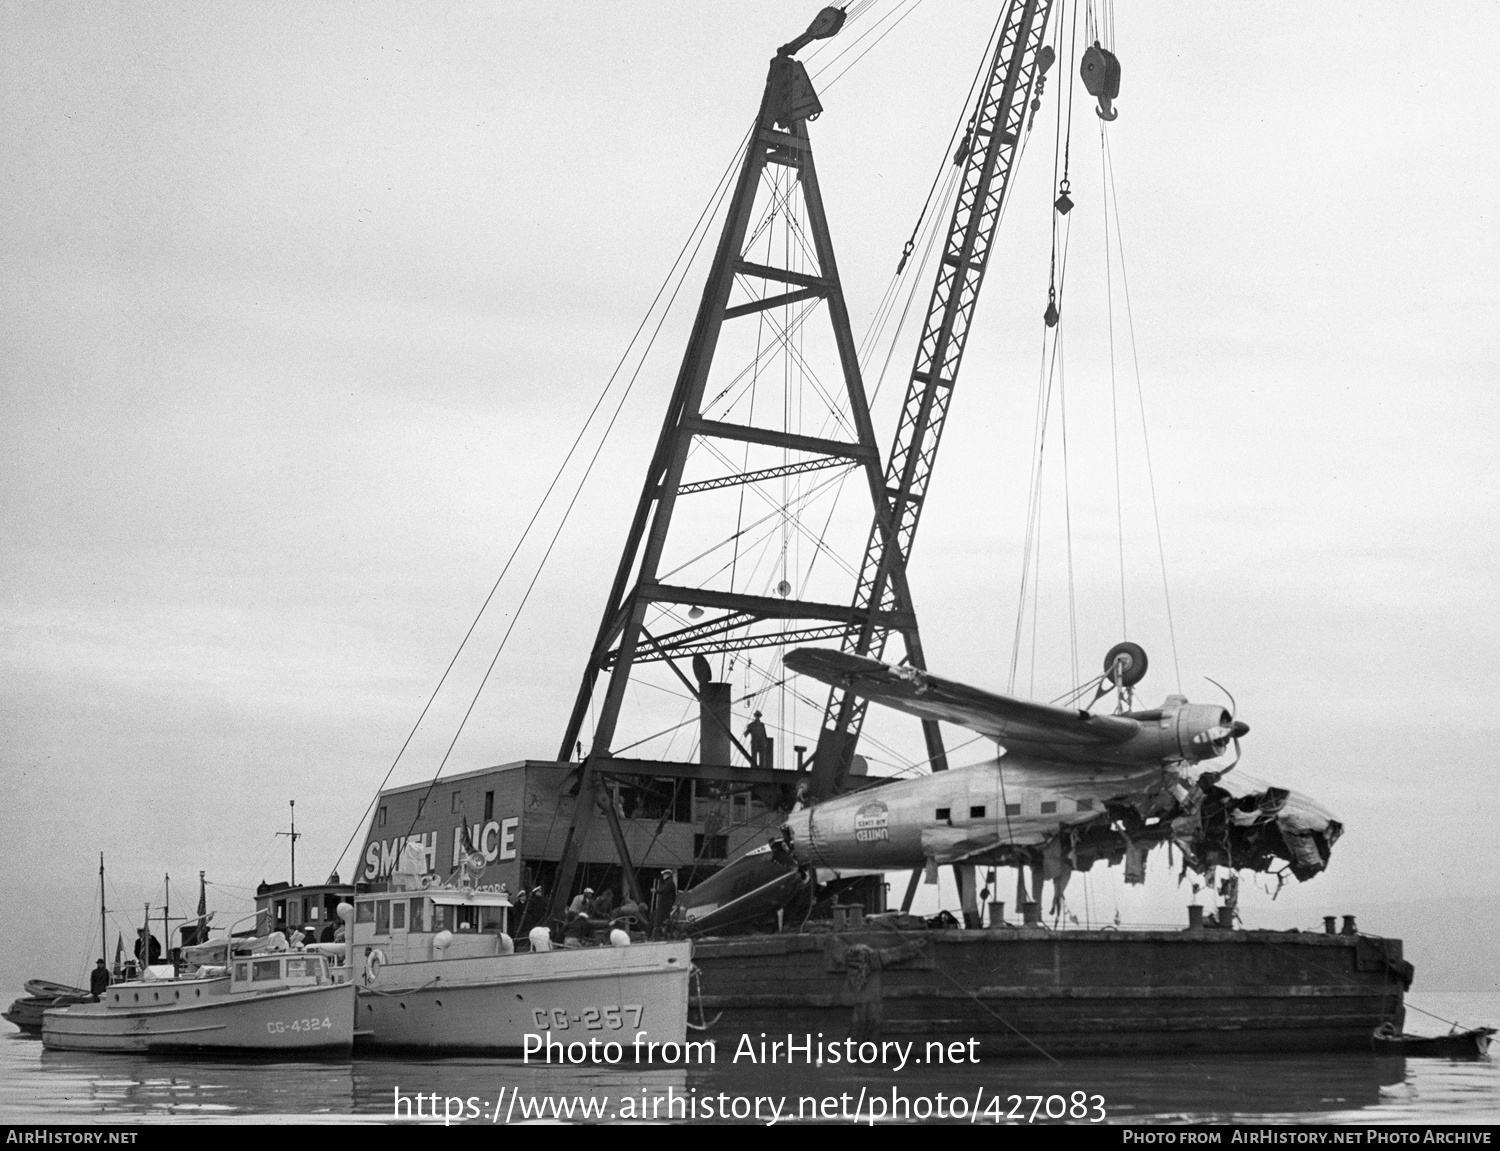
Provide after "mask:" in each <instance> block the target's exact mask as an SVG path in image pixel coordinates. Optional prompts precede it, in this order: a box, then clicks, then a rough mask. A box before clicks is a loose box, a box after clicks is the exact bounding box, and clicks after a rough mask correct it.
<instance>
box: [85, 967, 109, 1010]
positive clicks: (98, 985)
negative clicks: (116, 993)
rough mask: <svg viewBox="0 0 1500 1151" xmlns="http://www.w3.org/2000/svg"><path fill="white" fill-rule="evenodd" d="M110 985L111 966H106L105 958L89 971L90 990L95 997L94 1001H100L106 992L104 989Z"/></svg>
mask: <svg viewBox="0 0 1500 1151" xmlns="http://www.w3.org/2000/svg"><path fill="white" fill-rule="evenodd" d="M108 986H109V968H108V967H107V966H105V963H104V960H102V959H101V960H99V962H98V963H96V964H94V970H93V971H91V972H89V992H90V993H91V994H92V995H93V997H94V1002H95V1003H98V1002H99V996H101V995H103V994H104V989H105V988H106V987H108Z"/></svg>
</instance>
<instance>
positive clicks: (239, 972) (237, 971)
mask: <svg viewBox="0 0 1500 1151" xmlns="http://www.w3.org/2000/svg"><path fill="white" fill-rule="evenodd" d="M234 977H235V978H236V979H248V978H249V977H250V968H249V965H247V964H244V963H236V964H235V965H234Z"/></svg>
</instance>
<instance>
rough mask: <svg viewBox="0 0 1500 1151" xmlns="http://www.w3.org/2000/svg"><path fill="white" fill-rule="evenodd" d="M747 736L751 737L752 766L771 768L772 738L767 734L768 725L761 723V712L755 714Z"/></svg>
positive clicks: (748, 727) (747, 727) (747, 728)
mask: <svg viewBox="0 0 1500 1151" xmlns="http://www.w3.org/2000/svg"><path fill="white" fill-rule="evenodd" d="M745 734H746V735H748V736H749V737H750V766H751V767H765V768H769V767H770V766H771V737H770V736H769V735H767V734H766V725H765V724H764V723H762V722H761V719H760V712H756V713H755V718H754V719H752V720H751V721H750V723H749V725H748V726H746V728H745Z"/></svg>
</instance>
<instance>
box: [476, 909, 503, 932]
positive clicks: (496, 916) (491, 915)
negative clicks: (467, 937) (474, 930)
mask: <svg viewBox="0 0 1500 1151" xmlns="http://www.w3.org/2000/svg"><path fill="white" fill-rule="evenodd" d="M479 926H480V929H481V930H483V931H490V930H495V931H504V930H505V908H503V907H484V908H481V909H480V920H479Z"/></svg>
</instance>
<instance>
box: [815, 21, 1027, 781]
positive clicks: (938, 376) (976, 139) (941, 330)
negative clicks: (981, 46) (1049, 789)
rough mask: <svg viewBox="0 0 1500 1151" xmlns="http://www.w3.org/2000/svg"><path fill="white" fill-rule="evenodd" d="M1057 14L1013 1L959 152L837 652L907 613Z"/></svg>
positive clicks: (839, 717)
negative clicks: (909, 577) (912, 564)
mask: <svg viewBox="0 0 1500 1151" xmlns="http://www.w3.org/2000/svg"><path fill="white" fill-rule="evenodd" d="M1051 8H1052V0H1011V3H1010V6H1009V8H1008V9H1007V11H1006V13H1005V16H1004V20H1003V22H1002V26H1001V32H1000V37H999V39H998V41H997V43H996V47H995V54H994V57H993V59H992V61H991V64H990V69H989V74H988V79H987V81H986V83H985V85H984V88H983V89H982V92H981V95H980V98H979V102H978V105H977V109H976V111H975V114H974V118H973V120H972V121H971V122H970V126H969V132H968V135H967V136H966V137H965V140H964V144H963V145H962V146H961V148H960V156H961V157H962V162H963V165H964V168H963V174H962V176H961V178H960V181H959V186H958V196H957V200H956V202H955V204H954V207H953V217H952V220H951V222H950V223H949V226H948V235H947V239H946V241H945V242H944V245H943V255H942V259H941V262H940V263H939V265H938V271H937V279H936V282H935V283H934V285H933V289H932V298H931V301H930V302H929V304H928V307H927V313H926V319H925V321H924V324H923V328H922V338H921V342H920V343H919V344H918V345H917V354H916V360H915V362H914V364H913V365H912V371H911V376H910V379H909V382H908V384H907V390H906V398H905V401H904V402H903V404H902V408H901V417H900V422H899V423H898V424H897V427H896V437H895V443H894V445H893V446H892V448H891V454H890V458H889V461H888V462H887V465H886V469H885V476H884V480H883V483H882V486H881V490H880V491H879V492H877V493H876V497H875V498H876V514H875V521H874V523H873V525H872V526H871V529H870V535H869V543H868V545H867V547H866V549H865V555H864V560H863V563H862V564H861V566H860V572H859V580H858V583H857V585H856V587H855V592H854V602H853V613H852V615H851V617H850V623H849V626H848V627H846V628H845V629H844V632H843V635H842V636H841V637H840V645H841V649H842V650H843V651H845V652H850V653H852V654H854V655H861V656H871V657H873V658H876V659H879V658H880V657H881V656H882V654H883V653H884V650H885V645H886V641H887V639H889V637H890V634H891V631H892V630H893V629H892V628H891V627H890V626H889V624H888V623H886V622H885V620H886V618H887V616H888V613H891V612H896V611H901V610H910V609H909V605H910V603H911V600H910V597H909V594H908V592H907V590H906V565H907V562H908V561H909V559H910V558H911V549H912V543H913V541H914V540H915V538H916V534H917V524H918V522H919V521H920V519H921V515H922V505H923V501H924V499H925V497H926V494H927V488H928V485H929V483H930V481H931V479H932V469H933V466H934V464H935V462H936V460H937V450H938V444H939V442H940V440H941V438H942V434H943V423H944V420H945V418H946V416H947V413H948V406H949V404H950V402H951V401H952V398H953V388H954V385H955V383H956V382H957V377H958V369H959V365H960V363H961V362H962V360H963V354H964V347H965V345H966V343H967V342H968V335H969V328H970V324H971V322H972V321H973V318H974V307H975V304H976V303H977V302H978V299H979V288H980V284H981V283H982V281H983V280H984V273H985V268H986V267H987V265H988V263H989V256H990V249H991V245H992V242H993V240H994V237H995V228H996V225H997V224H998V222H999V219H1000V209H1001V207H1002V205H1003V204H1004V202H1005V196H1006V192H1007V190H1008V189H1009V187H1010V177H1011V174H1012V172H1014V170H1015V163H1016V156H1017V148H1018V141H1019V140H1020V138H1021V135H1022V130H1023V127H1024V125H1025V119H1026V105H1027V101H1028V98H1029V97H1030V95H1031V92H1032V88H1033V86H1034V85H1035V84H1036V80H1037V77H1038V75H1039V73H1040V72H1041V71H1042V69H1043V67H1044V65H1042V66H1039V61H1038V56H1039V53H1041V50H1042V43H1043V40H1044V39H1045V36H1046V29H1047V17H1048V15H1049V13H1050V11H1051ZM902 637H903V639H904V640H905V643H906V662H908V663H910V664H912V665H913V666H915V667H919V668H921V667H925V666H926V661H925V659H924V658H923V655H922V647H921V642H920V639H919V638H918V636H917V632H916V629H915V627H913V628H911V629H907V630H902ZM866 706H867V704H866V701H864V700H862V699H859V698H857V697H856V696H853V695H851V694H850V693H849V692H847V691H846V690H844V689H843V688H840V687H834V688H833V689H831V690H830V692H829V696H828V704H827V707H826V709H825V711H824V716H823V726H822V728H821V730H820V731H819V733H818V744H817V750H816V751H815V752H814V756H813V768H812V778H811V781H810V788H809V790H810V794H811V795H813V796H814V797H818V798H821V797H823V796H827V795H830V794H832V793H833V792H835V791H837V790H839V788H840V786H841V785H842V782H843V779H844V776H845V774H846V773H847V771H848V769H849V764H850V761H851V759H852V758H853V755H854V747H855V744H856V743H857V742H858V739H859V733H860V728H861V726H862V724H863V722H864V715H865V709H866ZM922 732H923V736H924V738H925V740H926V744H927V754H928V758H929V760H930V762H931V764H932V767H933V769H934V770H936V771H941V770H944V769H945V768H946V767H947V757H946V754H945V752H944V750H943V742H942V735H941V733H940V731H939V729H938V725H937V723H936V722H935V721H933V720H925V721H924V722H923V724H922Z"/></svg>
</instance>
